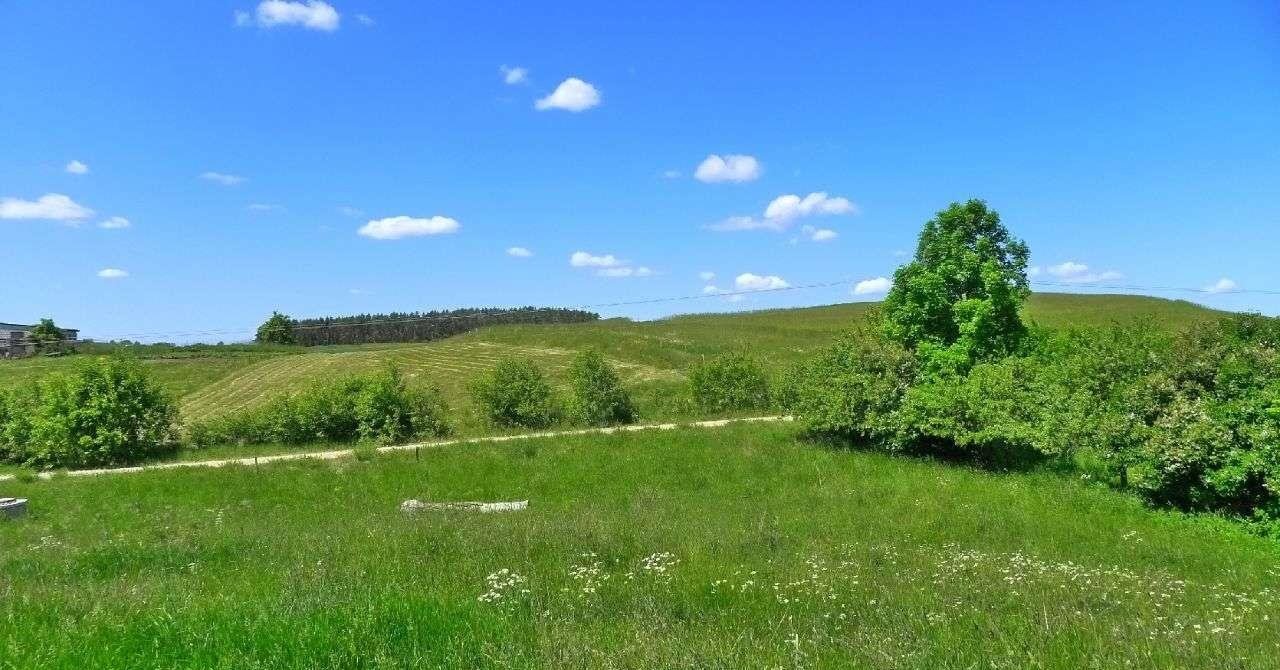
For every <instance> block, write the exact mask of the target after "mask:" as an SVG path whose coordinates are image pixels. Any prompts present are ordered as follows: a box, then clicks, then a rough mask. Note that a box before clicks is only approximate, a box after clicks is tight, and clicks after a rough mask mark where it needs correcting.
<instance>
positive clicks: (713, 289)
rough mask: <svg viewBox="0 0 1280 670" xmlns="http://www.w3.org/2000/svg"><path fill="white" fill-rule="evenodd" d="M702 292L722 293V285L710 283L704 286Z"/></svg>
mask: <svg viewBox="0 0 1280 670" xmlns="http://www.w3.org/2000/svg"><path fill="white" fill-rule="evenodd" d="M702 292H703V293H705V294H707V295H711V294H712V293H720V287H719V286H716V285H715V284H708V285H706V286H703V287H702Z"/></svg>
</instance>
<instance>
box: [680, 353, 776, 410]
mask: <svg viewBox="0 0 1280 670" xmlns="http://www.w3.org/2000/svg"><path fill="white" fill-rule="evenodd" d="M689 386H690V388H691V389H692V391H693V399H694V402H696V403H698V406H699V407H700V408H702V410H703V411H705V412H728V411H733V410H747V409H764V408H767V407H768V406H769V382H768V380H767V379H766V378H765V375H764V370H763V369H762V368H761V367H760V364H759V363H757V362H756V361H755V360H754V359H752V358H750V357H748V356H746V355H744V354H727V355H724V356H720V357H717V358H713V359H711V360H710V361H705V362H703V363H700V364H698V365H695V366H694V367H693V370H691V371H690V372H689Z"/></svg>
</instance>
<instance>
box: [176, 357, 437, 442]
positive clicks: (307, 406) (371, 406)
mask: <svg viewBox="0 0 1280 670" xmlns="http://www.w3.org/2000/svg"><path fill="white" fill-rule="evenodd" d="M447 414H448V407H447V406H446V405H445V403H444V400H443V399H442V398H441V397H440V392H439V391H438V390H437V389H435V388H433V387H426V388H412V389H411V388H408V387H406V385H405V383H404V379H403V377H402V376H401V375H400V372H399V371H398V370H397V369H396V368H394V367H388V368H386V369H383V370H381V371H379V372H375V373H371V374H366V375H360V376H352V377H346V378H343V379H339V380H336V381H328V382H317V383H315V384H312V385H311V386H308V387H307V388H305V389H303V390H302V391H300V392H298V393H296V394H292V395H285V396H280V397H278V398H276V399H274V400H272V401H270V402H268V403H267V404H265V405H263V406H261V407H257V408H253V409H248V410H244V411H240V412H236V413H233V414H230V415H226V416H222V417H217V418H214V419H212V420H209V421H205V422H202V423H199V424H195V425H192V426H189V427H188V429H187V439H188V441H189V442H190V443H191V444H192V445H193V446H197V447H201V446H208V445H212V444H229V443H279V444H302V443H307V442H350V441H354V440H365V441H369V442H376V443H383V444H388V443H392V442H396V441H400V440H404V439H408V438H415V437H436V436H443V435H447V434H449V432H450V431H451V427H450V425H449V423H448V421H447V420H446V416H447Z"/></svg>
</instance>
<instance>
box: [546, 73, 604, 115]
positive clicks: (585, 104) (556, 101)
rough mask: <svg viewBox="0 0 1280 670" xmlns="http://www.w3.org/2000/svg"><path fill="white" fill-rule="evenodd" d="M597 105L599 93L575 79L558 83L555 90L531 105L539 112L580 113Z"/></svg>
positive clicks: (594, 88) (589, 85)
mask: <svg viewBox="0 0 1280 670" xmlns="http://www.w3.org/2000/svg"><path fill="white" fill-rule="evenodd" d="M599 104H600V91H599V90H597V89H596V87H595V86H592V85H591V84H588V83H587V82H585V81H583V80H581V79H578V78H577V77H570V78H568V79H566V80H564V81H562V82H560V85H559V86H557V87H556V90H554V91H552V92H551V93H550V94H548V95H547V96H546V97H543V98H539V99H538V101H537V102H535V103H533V107H534V109H537V110H539V111H546V110H549V109H562V110H564V111H566V112H582V111H586V110H588V109H591V108H592V107H595V106H597V105H599Z"/></svg>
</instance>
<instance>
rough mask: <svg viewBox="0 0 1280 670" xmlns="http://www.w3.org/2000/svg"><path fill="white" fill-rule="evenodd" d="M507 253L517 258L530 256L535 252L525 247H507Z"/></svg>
mask: <svg viewBox="0 0 1280 670" xmlns="http://www.w3.org/2000/svg"><path fill="white" fill-rule="evenodd" d="M507 255H508V256H513V257H515V258H529V257H530V256H532V255H533V252H532V251H529V250H528V249H526V248H524V247H507Z"/></svg>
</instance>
